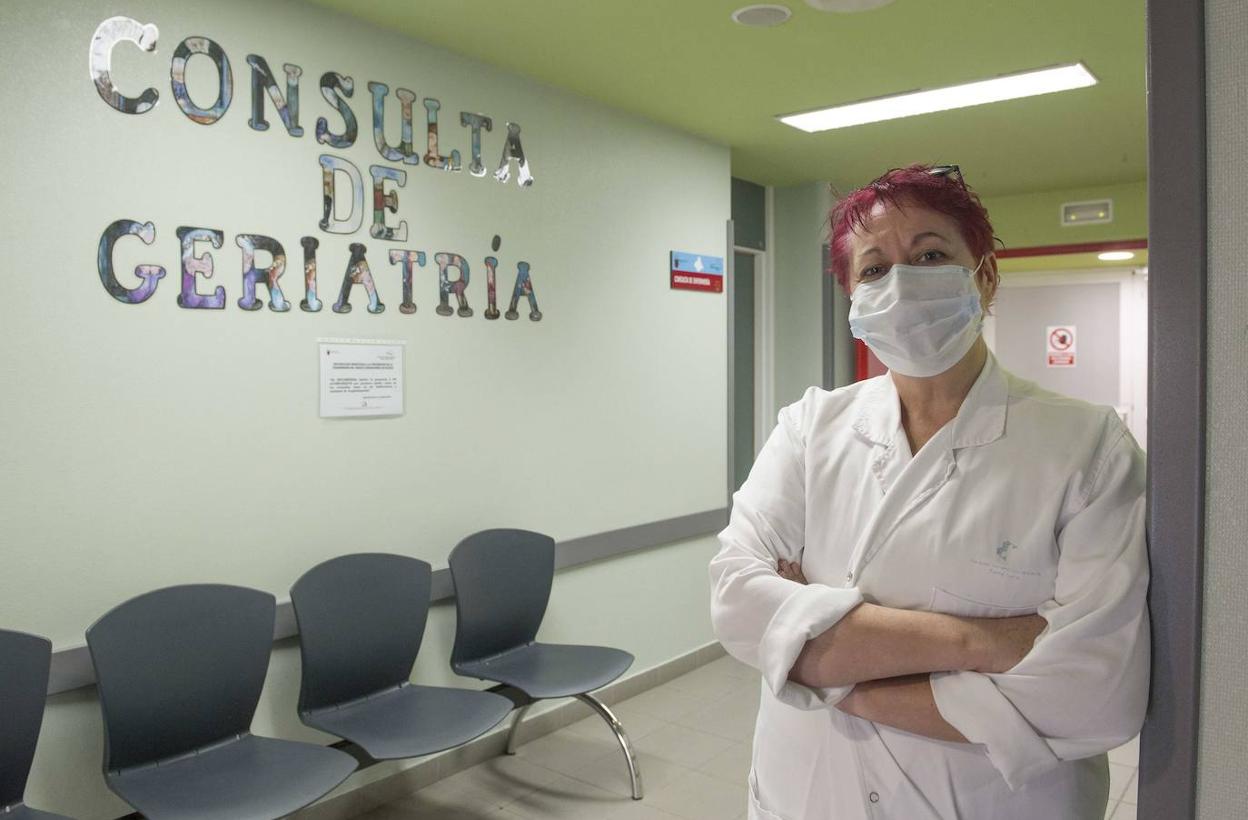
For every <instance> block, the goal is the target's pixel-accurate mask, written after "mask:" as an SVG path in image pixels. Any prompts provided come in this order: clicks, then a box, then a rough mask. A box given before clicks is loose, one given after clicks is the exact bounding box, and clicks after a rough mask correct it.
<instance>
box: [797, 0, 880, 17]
mask: <svg viewBox="0 0 1248 820" xmlns="http://www.w3.org/2000/svg"><path fill="white" fill-rule="evenodd" d="M891 2H893V0H806V5H808V6H810V7H811V8H812V9H819V11H835V12H839V13H841V14H850V13H853V12H855V11H871V9H878V8H879V7H880V6H887V5H888V4H889V3H891Z"/></svg>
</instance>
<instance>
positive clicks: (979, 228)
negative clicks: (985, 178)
mask: <svg viewBox="0 0 1248 820" xmlns="http://www.w3.org/2000/svg"><path fill="white" fill-rule="evenodd" d="M933 167H936V168H941V166H931V165H921V164H920V165H909V166H907V167H905V168H893V169H892V170H890V171H888V172H886V173H885V174H883V175H882V176H880V177H878V178H877V179H875V180H874V181H873V182H871V184H869V185H865V186H863V187H862V188H859V189H858V190H856V191H853V192H852V193H850V194H849V195H847V196H845V197H843V198H841V199H840V200H838V201H837V203H836V205H834V206H833V207H832V213H831V214H830V215H829V221H830V223H831V225H830V227H831V234H832V273H833V274H834V275H835V276H836V281H838V282H840V283H841V287H843V288H845V289H846V290H849V236H850V234H851V233H853V232H854V231H859V230H862V228H863V226H864V225H865V224H866V221H867V219H868V217H870V215H871V210H872V208H874V207H875V206H876V205H877V204H878V203H880V202H885V203H887V204H889V205H891V206H893V207H896V208H903V207H905V206H907V205H916V206H918V207H920V208H927V209H928V210H930V211H936V212H937V213H941V214H944V215H945V216H947V217H949V218H951V219H952V220H953V221H954V222H956V223H957V225H958V229H959V230H960V231H961V233H962V240H963V241H964V242H966V244H967V246H968V247H969V248H970V249H971V253H973V254H974V255H975V257H976V258H979V257H981V256H986V255H987V254H990V253H992V251H993V241H994V239H995V237H994V236H993V233H992V223H991V222H989V221H988V211H987V210H986V209H985V208H984V205H983V203H982V202H980V201H979V195H978V194H976V193H975V192H974V191H972V190H971V189H970V188H968V187H967V186H966V183H965V182H963V181H962V177H961V176H960V175H959V174H956V173H944V174H941V173H933V172H932V169H933Z"/></svg>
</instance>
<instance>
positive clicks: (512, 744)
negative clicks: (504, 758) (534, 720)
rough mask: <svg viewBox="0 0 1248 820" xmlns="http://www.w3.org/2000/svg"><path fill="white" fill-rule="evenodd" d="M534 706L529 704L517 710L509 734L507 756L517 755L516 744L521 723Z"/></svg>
mask: <svg viewBox="0 0 1248 820" xmlns="http://www.w3.org/2000/svg"><path fill="white" fill-rule="evenodd" d="M532 705H533V704H531V703H527V704H525V705H524V706H521V707H520V708H519V709H517V710H516V717H515V720H513V721H512V723H511V731H510V732H508V733H507V754H509V755H514V754H515V753H516V746H518V745H519V744H518V743H517V742H516V741H517V739H518V738H519V736H520V721H522V720H524V713H525V712H527V711H529V707H530V706H532Z"/></svg>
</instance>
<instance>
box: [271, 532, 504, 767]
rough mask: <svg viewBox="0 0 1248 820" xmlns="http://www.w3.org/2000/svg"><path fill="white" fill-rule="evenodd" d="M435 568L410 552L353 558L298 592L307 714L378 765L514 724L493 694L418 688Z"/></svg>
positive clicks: (324, 570) (325, 567)
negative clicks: (415, 673)
mask: <svg viewBox="0 0 1248 820" xmlns="http://www.w3.org/2000/svg"><path fill="white" fill-rule="evenodd" d="M431 575H432V573H431V570H430V567H429V565H428V564H427V563H425V562H424V561H419V560H417V559H415V558H408V557H406V556H402V555H387V554H380V553H364V554H358V555H343V556H341V557H338V558H333V559H330V560H329V561H326V562H324V563H322V564H319V565H318V566H315V567H313V568H312V569H310V570H308V571H307V572H306V573H305V574H304V575H303V577H302V578H300V579H299V580H298V581H297V582H295V585H294V586H293V587H292V588H291V590H290V599H291V602H292V603H293V604H294V607H295V617H296V619H297V620H298V622H299V647H300V653H301V655H302V657H303V679H302V683H301V686H300V690H299V717H300V719H301V720H302V721H303V722H304V723H306V724H307V725H308V726H312V727H314V728H316V729H320V730H321V731H323V732H328V733H329V734H331V735H336V736H337V737H341V738H346V739H347V740H350V741H351V742H352V743H354V744H356V745H357V746H359V747H360V748H361V749H363V750H364V751H365V752H367V753H368V754H369V756H371V757H372V758H373V759H374V760H394V759H398V758H407V757H418V756H420V755H428V754H433V753H434V752H440V751H443V750H444V749H450V748H453V747H455V746H459V745H460V744H463V743H467V742H468V741H470V740H472V739H473V738H475V737H478V736H480V735H483V734H485V733H486V732H488V731H489V730H490V729H493V728H494V727H495V726H497V725H498V724H499V723H501V722H502V721H503V719H504V718H506V717H507V714H508V713H509V712H510V711H511V709H512V702H511V701H510V700H508V699H507V698H505V697H502V696H501V695H496V694H494V693H493V692H479V691H475V690H471V689H458V688H453V687H444V686H418V685H415V684H413V683H412V682H411V680H410V677H411V674H412V665H413V664H414V663H415V661H416V655H417V654H418V653H419V651H420V644H421V640H422V639H423V637H424V633H425V622H426V621H427V619H428V616H429V590H430V586H431Z"/></svg>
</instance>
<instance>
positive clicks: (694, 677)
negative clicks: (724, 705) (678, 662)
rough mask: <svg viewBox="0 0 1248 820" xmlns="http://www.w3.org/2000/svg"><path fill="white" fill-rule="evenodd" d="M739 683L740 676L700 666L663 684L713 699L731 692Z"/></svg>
mask: <svg viewBox="0 0 1248 820" xmlns="http://www.w3.org/2000/svg"><path fill="white" fill-rule="evenodd" d="M741 683H742V681H741V679H740V678H737V677H733V676H732V675H729V674H726V673H723V672H719V671H716V670H714V669H710V668H709V667H706V666H702V667H699V668H697V669H695V670H693V671H692V672H688V673H686V674H684V675H681V676H680V677H678V678H675V679H673V680H671V681H668V682H667V683H666V684H664V685H665V686H670V687H672V688H674V689H681V690H683V691H685V692H689V693H690V694H693V695H698V696H699V697H703V698H706V699H708V700H715V699H719V698H723V697H727V696H728V695H730V694H732V693H733V692H734V691H735V690H736V689H737V688H738V687H739V686H740V685H741Z"/></svg>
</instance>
